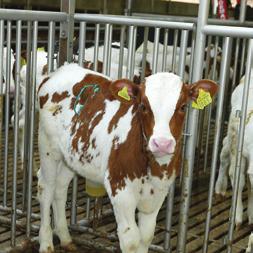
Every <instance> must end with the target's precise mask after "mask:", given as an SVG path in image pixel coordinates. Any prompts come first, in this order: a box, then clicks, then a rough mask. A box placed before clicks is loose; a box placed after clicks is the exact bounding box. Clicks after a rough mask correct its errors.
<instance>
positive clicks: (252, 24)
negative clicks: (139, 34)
mask: <svg viewBox="0 0 253 253" xmlns="http://www.w3.org/2000/svg"><path fill="white" fill-rule="evenodd" d="M132 17H135V18H138V17H145V18H151V19H155V20H165V21H174V22H191V23H195V24H196V23H197V17H184V16H168V15H158V14H149V13H138V12H135V13H133V15H132ZM207 23H208V24H210V25H230V26H239V25H240V26H247V27H253V22H252V21H244V22H240V21H239V20H231V19H229V20H224V19H217V18H209V19H208V20H207Z"/></svg>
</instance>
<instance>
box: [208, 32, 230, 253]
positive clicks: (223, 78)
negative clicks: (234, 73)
mask: <svg viewBox="0 0 253 253" xmlns="http://www.w3.org/2000/svg"><path fill="white" fill-rule="evenodd" d="M231 48H232V38H229V37H226V38H225V40H224V43H223V48H222V52H223V55H222V63H221V75H220V89H219V95H218V104H217V113H216V127H215V129H216V131H215V136H214V145H213V156H212V165H211V175H210V183H209V193H208V208H207V215H206V225H205V237H204V244H203V253H207V252H208V239H209V232H210V231H209V230H210V223H211V214H212V204H213V193H214V183H215V173H216V166H217V160H218V156H219V144H220V138H221V127H222V124H223V122H222V114H223V103H224V96H225V91H226V85H227V83H228V75H227V74H228V71H229V67H230V64H229V63H230V58H231Z"/></svg>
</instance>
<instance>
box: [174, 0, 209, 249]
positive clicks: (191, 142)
mask: <svg viewBox="0 0 253 253" xmlns="http://www.w3.org/2000/svg"><path fill="white" fill-rule="evenodd" d="M208 12H209V0H202V1H200V4H199V12H198V21H197V23H198V27H197V34H196V38H198V39H197V40H196V48H197V50H194V63H196V64H194V69H193V81H194V82H195V81H197V80H199V79H200V78H201V75H202V69H203V68H202V67H203V59H204V50H205V35H204V34H203V33H202V32H201V30H202V27H203V26H204V25H205V24H206V23H207V17H208ZM197 125H198V111H197V110H194V109H192V108H190V109H189V118H188V125H187V133H189V134H190V135H188V136H187V139H186V150H185V157H184V172H183V177H182V191H181V201H180V215H179V233H178V240H177V253H183V252H185V247H186V233H187V227H188V213H189V205H190V199H191V186H192V176H193V167H194V157H195V145H196V137H197V132H196V130H197Z"/></svg>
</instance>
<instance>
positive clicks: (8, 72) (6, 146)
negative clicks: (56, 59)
mask: <svg viewBox="0 0 253 253" xmlns="http://www.w3.org/2000/svg"><path fill="white" fill-rule="evenodd" d="M11 29H12V27H11V21H7V56H6V57H7V61H6V80H5V81H6V96H5V140H4V186H3V189H4V193H3V206H7V190H8V151H9V114H10V104H9V103H10V79H11V77H10V75H11Z"/></svg>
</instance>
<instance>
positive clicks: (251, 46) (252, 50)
mask: <svg viewBox="0 0 253 253" xmlns="http://www.w3.org/2000/svg"><path fill="white" fill-rule="evenodd" d="M252 63H253V39H251V40H250V41H249V43H248V55H247V66H246V73H245V82H244V86H243V96H242V107H241V120H240V128H239V135H238V146H237V154H236V167H235V177H234V180H235V182H234V183H235V184H234V185H235V187H234V189H233V196H232V206H231V210H230V211H231V212H230V214H231V216H230V220H229V231H228V241H227V252H228V253H231V252H232V241H233V233H234V225H235V214H236V205H237V195H238V189H239V180H240V171H241V160H242V152H243V142H244V132H245V121H246V117H247V106H248V94H249V86H250V75H251V66H252Z"/></svg>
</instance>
